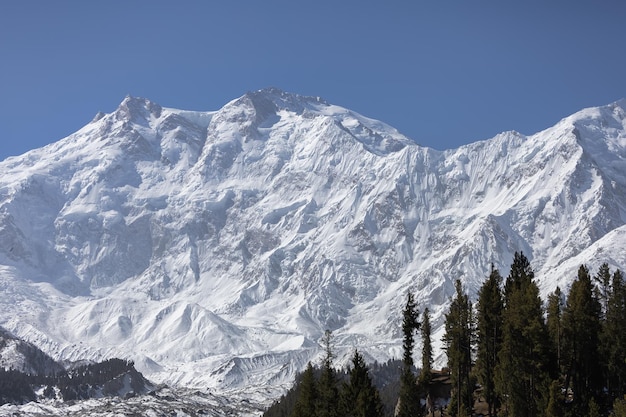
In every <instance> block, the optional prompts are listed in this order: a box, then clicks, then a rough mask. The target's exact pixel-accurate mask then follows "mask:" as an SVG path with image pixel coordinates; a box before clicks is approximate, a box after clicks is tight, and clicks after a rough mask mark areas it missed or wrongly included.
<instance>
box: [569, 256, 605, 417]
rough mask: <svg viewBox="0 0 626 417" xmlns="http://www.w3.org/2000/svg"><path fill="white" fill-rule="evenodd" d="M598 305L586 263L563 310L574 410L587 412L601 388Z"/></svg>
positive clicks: (582, 266)
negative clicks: (591, 401) (590, 402)
mask: <svg viewBox="0 0 626 417" xmlns="http://www.w3.org/2000/svg"><path fill="white" fill-rule="evenodd" d="M600 314H601V306H600V302H599V301H598V298H597V297H596V293H595V288H594V285H593V282H592V281H591V276H590V275H589V270H588V269H587V267H586V266H584V265H581V266H580V268H579V269H578V276H577V278H576V280H575V281H574V282H573V283H572V287H571V288H570V291H569V294H568V296H567V302H566V305H565V309H564V310H563V342H564V351H563V356H564V357H563V359H564V361H565V366H566V369H567V372H566V378H565V389H566V390H567V389H569V388H570V387H571V388H573V391H574V406H575V408H576V410H578V411H577V412H582V413H586V412H587V411H588V406H589V401H590V400H591V399H592V398H594V397H595V398H598V397H599V395H600V393H601V390H602V384H601V379H600V377H601V374H600V362H599V357H598V343H599V330H600Z"/></svg>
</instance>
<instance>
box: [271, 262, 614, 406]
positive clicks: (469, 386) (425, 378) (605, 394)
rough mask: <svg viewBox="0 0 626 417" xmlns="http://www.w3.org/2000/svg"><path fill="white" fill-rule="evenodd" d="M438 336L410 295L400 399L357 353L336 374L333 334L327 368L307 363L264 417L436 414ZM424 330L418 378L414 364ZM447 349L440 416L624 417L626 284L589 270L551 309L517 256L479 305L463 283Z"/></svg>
mask: <svg viewBox="0 0 626 417" xmlns="http://www.w3.org/2000/svg"><path fill="white" fill-rule="evenodd" d="M430 331H431V328H430V313H429V310H428V309H427V308H426V309H424V311H423V313H422V317H421V319H420V315H419V314H418V307H417V305H416V302H415V299H414V296H413V294H411V293H410V292H409V293H408V294H407V300H406V304H405V307H404V309H403V311H402V334H403V351H404V354H403V358H402V362H401V364H400V366H398V365H394V366H395V369H396V371H395V378H396V379H397V382H398V384H397V385H396V387H397V389H395V391H394V394H392V395H389V391H386V395H381V393H379V389H378V388H380V387H381V386H380V385H379V387H378V388H377V387H376V386H375V385H374V383H373V382H372V378H371V377H370V374H369V371H368V367H367V366H366V364H365V362H364V360H363V356H362V355H361V354H360V353H359V352H358V350H356V349H355V350H354V356H353V358H352V364H351V367H350V368H349V370H348V371H347V373H344V374H340V373H338V372H337V371H336V370H334V368H333V366H332V360H333V351H332V346H331V334H330V333H329V332H327V333H326V335H325V337H324V339H323V344H324V347H325V356H324V360H323V361H322V366H321V369H315V368H314V367H313V366H312V365H311V364H309V366H308V367H307V369H306V371H305V372H304V373H303V374H301V375H300V376H299V378H298V383H297V384H296V386H295V387H294V389H293V390H292V391H291V392H290V394H289V395H288V396H285V397H283V398H282V399H281V400H280V401H278V402H277V403H275V404H274V405H273V406H272V407H271V408H270V409H269V410H268V411H267V412H266V413H265V416H266V417H275V416H279V417H320V416H324V417H334V416H350V417H352V416H354V417H357V416H358V417H365V416H377V417H378V416H381V417H382V416H400V417H404V416H406V417H409V416H411V417H413V416H425V415H427V412H429V411H430V413H431V414H430V415H433V416H434V415H435V414H434V411H433V410H428V407H427V405H428V404H429V402H428V397H429V395H430V394H432V389H431V388H432V386H431V380H432V378H433V370H432V369H431V366H432V345H431V340H430V337H431V335H430ZM418 332H419V335H420V336H421V337H422V346H423V349H422V361H421V366H422V369H421V372H419V373H418V372H417V371H416V369H415V366H414V363H413V355H414V352H413V348H414V346H415V339H414V338H415V336H416V334H417V333H418ZM442 342H443V348H444V350H445V353H446V355H447V358H448V364H447V365H448V366H447V368H446V370H447V378H448V381H449V383H450V386H451V395H450V398H449V401H448V404H447V408H446V410H445V411H444V412H443V414H441V415H447V416H472V415H478V413H480V415H489V416H502V417H505V416H509V417H540V416H545V417H578V416H589V417H595V416H609V415H611V416H615V417H626V282H625V280H624V276H623V275H622V273H621V272H620V271H619V270H617V271H615V272H613V273H611V271H610V269H609V266H608V265H607V264H603V265H602V266H601V267H600V268H599V270H598V272H597V273H596V274H595V275H592V273H591V272H590V271H589V269H588V268H587V267H586V266H584V265H582V266H581V267H580V268H579V269H578V274H577V277H576V279H575V280H574V282H573V283H572V285H571V288H570V289H569V292H568V293H567V295H565V294H564V293H563V292H562V290H561V289H560V288H558V287H557V288H556V289H555V291H554V292H553V293H551V294H550V295H549V296H548V298H547V300H546V303H545V305H544V301H543V300H542V299H541V297H540V295H539V288H538V286H537V283H536V281H535V276H534V272H533V270H532V267H531V265H530V262H529V260H528V259H527V258H526V257H525V256H524V254H523V253H515V255H514V258H513V263H512V265H511V269H510V271H509V274H508V276H507V277H506V279H503V278H502V275H501V274H500V272H499V271H498V270H497V269H496V268H495V267H494V266H492V267H491V273H490V274H489V277H487V280H486V281H485V282H484V283H483V285H482V287H481V288H480V290H479V292H478V294H477V300H476V303H475V305H472V303H471V302H470V299H469V296H468V294H467V293H466V292H465V291H464V289H463V287H462V285H461V282H460V281H458V280H457V281H456V283H455V295H454V296H453V298H452V299H451V300H450V306H449V309H448V312H447V314H446V315H445V335H444V337H443V340H442ZM375 366H378V365H375ZM477 407H479V408H480V411H478V410H477ZM438 415H439V414H438Z"/></svg>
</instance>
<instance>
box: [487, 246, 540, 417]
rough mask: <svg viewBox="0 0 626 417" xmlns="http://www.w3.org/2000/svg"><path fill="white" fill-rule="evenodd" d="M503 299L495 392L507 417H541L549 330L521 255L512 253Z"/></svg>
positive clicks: (536, 292)
mask: <svg viewBox="0 0 626 417" xmlns="http://www.w3.org/2000/svg"><path fill="white" fill-rule="evenodd" d="M504 300H505V307H504V311H503V326H502V347H501V348H500V351H499V353H498V361H499V362H498V364H497V367H496V391H497V393H498V394H499V395H500V398H501V399H502V401H503V405H504V407H505V408H506V410H507V412H508V413H509V414H510V415H513V416H527V417H533V416H538V415H542V414H543V412H544V410H545V409H546V407H547V405H548V399H549V385H550V373H549V367H550V364H551V361H550V355H549V352H550V349H549V342H548V331H547V328H546V324H545V323H544V321H543V308H542V301H541V298H540V297H539V288H538V287H537V285H536V283H535V282H534V273H533V270H532V268H531V267H530V262H529V261H528V259H527V258H526V257H525V256H524V254H523V253H515V256H514V259H513V264H512V265H511V271H510V273H509V276H508V277H507V280H506V284H505V290H504Z"/></svg>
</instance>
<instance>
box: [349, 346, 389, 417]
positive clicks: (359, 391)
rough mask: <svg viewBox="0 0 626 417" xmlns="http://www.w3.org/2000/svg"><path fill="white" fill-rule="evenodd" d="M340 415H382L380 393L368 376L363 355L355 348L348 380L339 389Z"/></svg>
mask: <svg viewBox="0 0 626 417" xmlns="http://www.w3.org/2000/svg"><path fill="white" fill-rule="evenodd" d="M341 407H342V413H341V415H342V416H345V417H382V416H383V404H382V401H381V399H380V394H379V393H378V390H377V389H376V387H374V385H373V384H372V379H371V378H370V376H369V372H368V369H367V366H366V365H365V361H364V360H363V356H361V354H359V352H358V351H357V350H356V349H355V350H354V355H353V357H352V369H351V370H350V380H349V382H348V383H345V384H344V386H343V389H342V391H341Z"/></svg>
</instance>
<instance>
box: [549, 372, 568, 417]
mask: <svg viewBox="0 0 626 417" xmlns="http://www.w3.org/2000/svg"><path fill="white" fill-rule="evenodd" d="M561 385H562V384H561V381H559V380H558V379H555V380H554V381H552V384H550V398H549V399H548V408H547V410H546V417H564V416H565V408H564V402H563V394H562V393H561Z"/></svg>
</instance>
